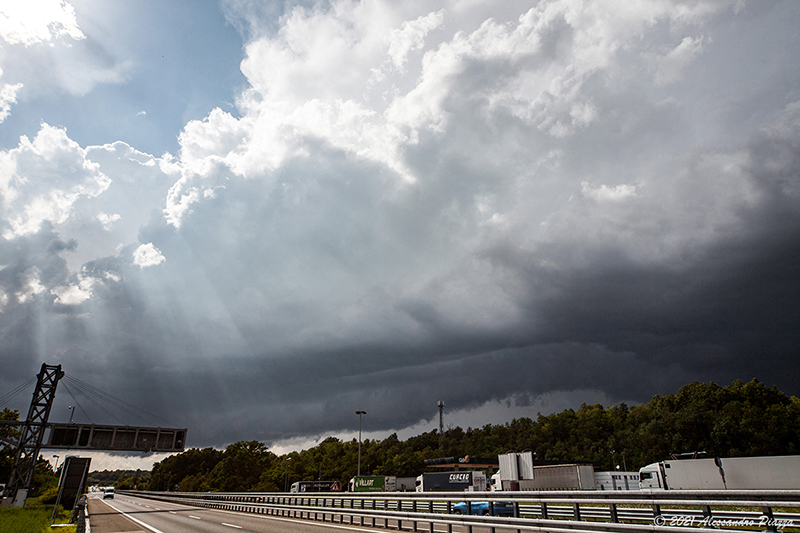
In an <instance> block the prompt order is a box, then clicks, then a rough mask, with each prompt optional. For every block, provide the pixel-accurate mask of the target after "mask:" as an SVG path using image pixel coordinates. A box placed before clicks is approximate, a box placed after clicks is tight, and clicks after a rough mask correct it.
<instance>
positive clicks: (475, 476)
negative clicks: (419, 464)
mask: <svg viewBox="0 0 800 533" xmlns="http://www.w3.org/2000/svg"><path fill="white" fill-rule="evenodd" d="M432 490H435V491H475V492H478V491H485V490H486V474H485V473H484V472H480V471H456V472H425V473H424V474H422V475H421V476H418V477H417V492H428V491H432Z"/></svg>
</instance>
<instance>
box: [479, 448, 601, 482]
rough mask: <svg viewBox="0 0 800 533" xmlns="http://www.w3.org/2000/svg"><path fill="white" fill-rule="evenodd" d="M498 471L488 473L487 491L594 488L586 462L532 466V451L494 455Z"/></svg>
mask: <svg viewBox="0 0 800 533" xmlns="http://www.w3.org/2000/svg"><path fill="white" fill-rule="evenodd" d="M498 459H499V464H500V470H499V471H498V472H497V473H496V474H494V475H493V476H492V480H491V490H512V491H517V490H594V489H595V480H594V467H592V465H590V464H562V465H534V456H533V452H522V453H514V452H511V453H505V454H502V455H499V456H498Z"/></svg>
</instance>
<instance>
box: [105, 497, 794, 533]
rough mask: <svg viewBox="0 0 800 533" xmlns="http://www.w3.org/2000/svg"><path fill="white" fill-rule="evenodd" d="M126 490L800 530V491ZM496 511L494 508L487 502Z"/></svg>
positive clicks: (361, 513) (647, 524) (311, 515)
mask: <svg viewBox="0 0 800 533" xmlns="http://www.w3.org/2000/svg"><path fill="white" fill-rule="evenodd" d="M119 492H120V494H130V495H132V496H138V497H144V498H149V499H154V500H163V501H171V502H175V503H181V504H185V505H191V506H195V507H206V508H213V509H224V510H229V511H238V512H245V513H255V514H263V515H270V516H279V517H290V518H297V519H306V520H316V521H323V522H332V523H341V524H350V525H359V526H372V527H384V528H387V529H388V528H392V529H408V530H410V531H420V530H422V528H427V530H428V531H430V532H431V533H433V526H434V525H435V524H444V525H446V526H447V529H448V531H452V526H453V525H462V526H466V528H467V530H468V531H470V532H471V531H472V526H483V527H488V528H489V529H490V531H492V532H494V531H495V528H503V529H515V530H516V531H518V532H521V531H548V532H553V533H566V532H570V533H590V532H591V533H598V532H608V533H632V532H639V531H651V532H655V531H659V532H670V533H680V532H682V531H693V532H696V531H697V530H698V529H716V530H720V529H722V530H725V531H726V532H728V531H729V532H735V531H754V530H755V531H770V532H777V531H786V532H789V531H798V532H800V491H798V490H791V491H789V490H779V491H765V490H753V491H617V492H612V491H608V492H603V491H530V492H528V491H524V492H477V493H476V492H417V493H413V492H412V493H408V492H406V493H397V492H388V493H369V494H364V493H275V492H238V493H223V492H207V493H196V492H147V491H119ZM487 500H491V501H504V502H512V503H513V504H514V510H515V512H514V516H513V517H499V516H475V515H455V514H452V509H453V504H454V503H456V502H463V501H468V502H474V501H487ZM489 508H490V509H492V507H491V506H489Z"/></svg>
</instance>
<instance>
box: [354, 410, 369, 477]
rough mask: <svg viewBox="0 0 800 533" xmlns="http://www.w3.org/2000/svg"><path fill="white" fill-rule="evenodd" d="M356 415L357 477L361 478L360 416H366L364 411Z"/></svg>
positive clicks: (357, 412)
mask: <svg viewBox="0 0 800 533" xmlns="http://www.w3.org/2000/svg"><path fill="white" fill-rule="evenodd" d="M356 414H357V415H358V475H359V476H361V415H365V414H367V412H366V411H356Z"/></svg>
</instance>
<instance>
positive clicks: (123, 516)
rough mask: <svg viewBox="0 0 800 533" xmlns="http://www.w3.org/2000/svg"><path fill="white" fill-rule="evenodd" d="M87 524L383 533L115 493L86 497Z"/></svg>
mask: <svg viewBox="0 0 800 533" xmlns="http://www.w3.org/2000/svg"><path fill="white" fill-rule="evenodd" d="M89 521H90V525H91V529H92V533H121V532H125V533H140V532H141V533H321V532H324V531H336V532H341V533H345V532H349V531H352V532H360V533H377V532H380V533H386V531H387V530H386V529H382V528H370V527H366V526H357V525H356V526H349V525H347V524H331V523H326V524H322V523H319V522H317V523H314V522H309V521H306V520H294V519H288V518H277V517H267V516H259V515H253V514H246V513H235V512H231V511H218V510H213V509H204V508H199V507H189V506H185V505H177V504H174V503H168V502H156V501H153V500H148V499H144V498H137V497H134V496H129V495H127V494H126V495H119V494H118V495H117V496H116V497H115V498H113V499H108V500H103V499H102V494H100V493H98V494H96V495H95V494H91V495H90V496H89ZM446 530H447V528H446V526H444V525H441V526H437V527H436V531H440V532H444V531H446ZM465 530H466V528H460V527H458V526H454V527H453V531H454V532H458V531H465ZM481 530H484V531H488V528H480V527H473V531H474V532H475V533H479V532H480V531H481ZM498 531H499V530H498Z"/></svg>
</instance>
